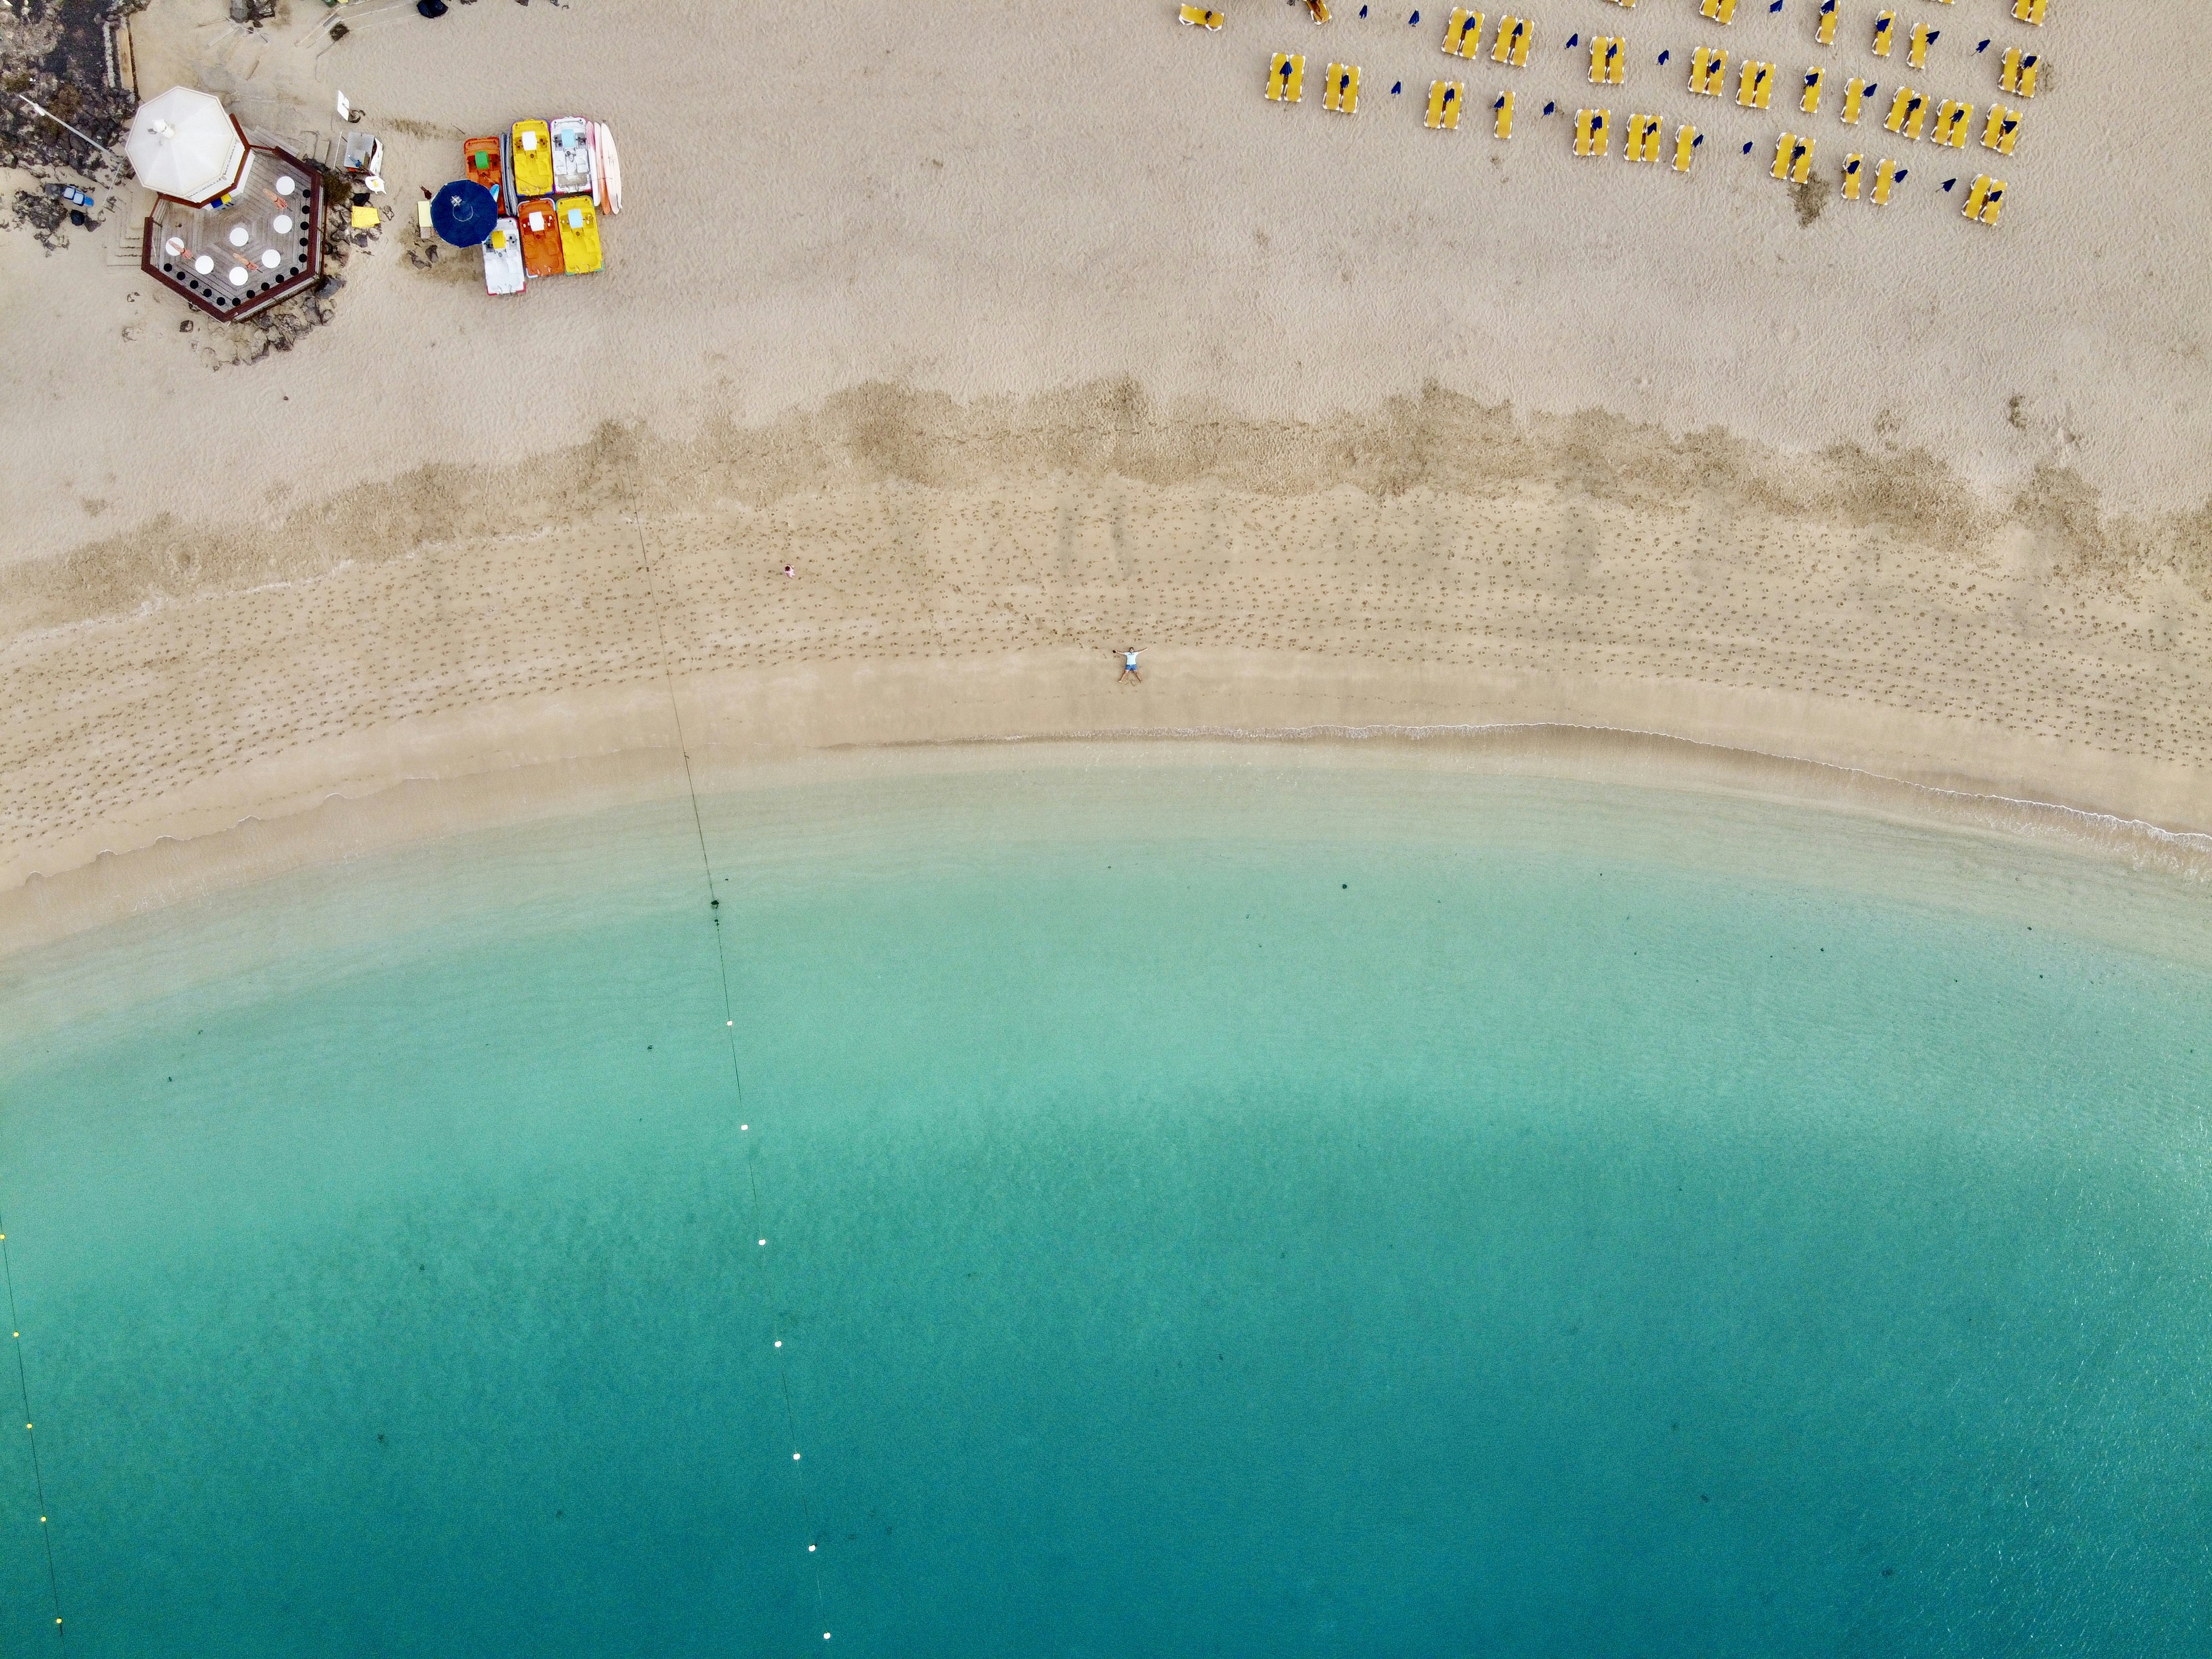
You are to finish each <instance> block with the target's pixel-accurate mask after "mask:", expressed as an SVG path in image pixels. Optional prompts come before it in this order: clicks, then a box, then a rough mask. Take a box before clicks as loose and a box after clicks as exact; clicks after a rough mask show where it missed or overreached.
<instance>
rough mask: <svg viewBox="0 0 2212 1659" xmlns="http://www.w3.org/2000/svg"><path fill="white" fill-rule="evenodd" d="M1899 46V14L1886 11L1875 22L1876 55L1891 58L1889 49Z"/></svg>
mask: <svg viewBox="0 0 2212 1659" xmlns="http://www.w3.org/2000/svg"><path fill="white" fill-rule="evenodd" d="M1896 44H1897V14H1896V13H1895V12H1893V11H1886V12H1884V13H1882V14H1881V16H1879V17H1877V18H1875V20H1874V55H1875V57H1877V58H1887V57H1888V56H1889V49H1890V48H1891V47H1892V46H1895V45H1896Z"/></svg>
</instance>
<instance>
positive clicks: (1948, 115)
mask: <svg viewBox="0 0 2212 1659" xmlns="http://www.w3.org/2000/svg"><path fill="white" fill-rule="evenodd" d="M1972 125H1974V106H1972V104H1962V103H1960V101H1959V100H1957V99H1955V98H1946V99H1945V100H1943V107H1942V108H1941V109H1939V110H1937V111H1936V143H1939V144H1942V145H1945V146H1947V147H1948V148H1949V149H1966V130H1967V129H1968V128H1969V127H1971V126H1972Z"/></svg>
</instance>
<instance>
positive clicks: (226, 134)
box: [123, 87, 246, 207]
mask: <svg viewBox="0 0 2212 1659" xmlns="http://www.w3.org/2000/svg"><path fill="white" fill-rule="evenodd" d="M123 153H124V155H126V156H128V157H129V158H130V161H131V171H132V172H133V173H137V175H138V182H139V183H141V184H143V185H145V186H146V188H147V189H149V190H150V191H153V192H154V193H155V195H157V196H167V197H170V198H172V199H173V200H175V201H179V202H185V203H188V204H191V205H192V206H194V207H204V206H205V205H206V204H208V203H210V202H212V201H214V200H215V199H216V197H218V196H222V195H223V194H225V193H227V192H228V191H231V190H233V189H234V188H235V187H236V186H237V184H238V181H239V180H240V179H241V178H243V177H244V176H245V174H246V133H245V131H244V130H243V129H241V128H240V126H239V125H238V123H237V122H236V121H234V120H233V119H232V118H231V114H230V112H229V111H228V110H227V109H225V108H224V107H223V106H222V100H220V99H218V98H216V96H215V95H214V94H212V93H205V92H197V91H195V90H193V89H192V88H191V87H171V88H169V89H168V90H167V92H165V93H163V94H161V96H160V97H158V98H149V99H148V100H146V101H145V102H144V103H143V104H141V105H139V106H138V112H137V114H136V115H134V116H132V117H131V136H130V137H128V138H126V139H125V140H124V143H123Z"/></svg>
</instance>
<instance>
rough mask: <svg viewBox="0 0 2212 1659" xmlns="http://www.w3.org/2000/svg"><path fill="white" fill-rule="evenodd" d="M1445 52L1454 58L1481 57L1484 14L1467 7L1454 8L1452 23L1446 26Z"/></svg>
mask: <svg viewBox="0 0 2212 1659" xmlns="http://www.w3.org/2000/svg"><path fill="white" fill-rule="evenodd" d="M1444 50H1445V52H1449V54H1450V55H1451V56H1452V57H1454V58H1479V57H1480V56H1481V55H1482V14H1481V13H1480V12H1479V11H1469V10H1468V9H1467V8H1466V7H1465V6H1457V7H1455V8H1453V10H1452V15H1451V21H1449V22H1448V23H1446V24H1445V25H1444Z"/></svg>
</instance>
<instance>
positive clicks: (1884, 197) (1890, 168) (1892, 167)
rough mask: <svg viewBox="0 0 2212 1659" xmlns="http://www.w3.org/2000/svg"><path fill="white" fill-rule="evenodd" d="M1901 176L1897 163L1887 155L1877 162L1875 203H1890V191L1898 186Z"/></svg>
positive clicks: (1877, 204) (1883, 204)
mask: <svg viewBox="0 0 2212 1659" xmlns="http://www.w3.org/2000/svg"><path fill="white" fill-rule="evenodd" d="M1900 176H1901V175H1900V174H1899V173H1898V170H1897V163H1896V162H1894V161H1891V160H1890V159H1889V157H1887V155H1885V156H1883V157H1882V158H1881V161H1877V162H1876V163H1875V169H1874V204H1875V206H1876V207H1887V206H1888V205H1889V192H1890V191H1893V190H1894V189H1896V188H1897V181H1898V179H1899V177H1900Z"/></svg>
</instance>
